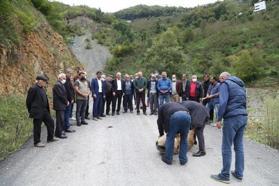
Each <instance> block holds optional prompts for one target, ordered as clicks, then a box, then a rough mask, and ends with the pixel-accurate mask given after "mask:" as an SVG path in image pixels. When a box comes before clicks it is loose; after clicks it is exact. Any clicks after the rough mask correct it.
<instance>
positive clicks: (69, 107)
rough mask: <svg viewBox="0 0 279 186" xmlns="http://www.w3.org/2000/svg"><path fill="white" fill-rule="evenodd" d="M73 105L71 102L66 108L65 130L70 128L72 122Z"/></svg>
mask: <svg viewBox="0 0 279 186" xmlns="http://www.w3.org/2000/svg"><path fill="white" fill-rule="evenodd" d="M72 106H73V104H69V105H68V106H67V107H66V110H65V113H64V127H63V128H64V130H67V129H69V128H70V126H71V124H70V114H71V111H72Z"/></svg>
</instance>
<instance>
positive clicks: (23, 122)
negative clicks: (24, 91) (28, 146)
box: [0, 96, 32, 160]
mask: <svg viewBox="0 0 279 186" xmlns="http://www.w3.org/2000/svg"><path fill="white" fill-rule="evenodd" d="M31 134H32V122H31V119H29V118H28V113H27V110H26V108H25V98H24V97H22V96H7V97H0V160H1V159H3V158H5V157H6V156H7V155H9V154H10V153H12V152H14V151H15V150H17V149H19V148H20V147H21V145H22V144H24V143H25V142H26V140H27V139H28V138H29V137H30V136H31Z"/></svg>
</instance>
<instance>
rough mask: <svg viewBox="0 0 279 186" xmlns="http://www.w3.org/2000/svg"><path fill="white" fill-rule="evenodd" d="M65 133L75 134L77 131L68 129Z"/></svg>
mask: <svg viewBox="0 0 279 186" xmlns="http://www.w3.org/2000/svg"><path fill="white" fill-rule="evenodd" d="M65 132H68V133H73V132H76V131H75V130H71V129H66V130H65Z"/></svg>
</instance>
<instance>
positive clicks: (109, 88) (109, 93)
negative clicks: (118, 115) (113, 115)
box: [105, 75, 113, 115]
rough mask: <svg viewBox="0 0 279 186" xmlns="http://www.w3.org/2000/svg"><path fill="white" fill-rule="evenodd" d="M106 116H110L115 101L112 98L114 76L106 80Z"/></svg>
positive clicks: (109, 76)
mask: <svg viewBox="0 0 279 186" xmlns="http://www.w3.org/2000/svg"><path fill="white" fill-rule="evenodd" d="M105 82H106V115H109V112H110V107H111V102H112V99H113V96H112V76H111V75H108V76H107V78H106V81H105Z"/></svg>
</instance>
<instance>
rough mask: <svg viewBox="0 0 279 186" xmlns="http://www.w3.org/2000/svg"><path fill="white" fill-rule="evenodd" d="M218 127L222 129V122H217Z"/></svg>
mask: <svg viewBox="0 0 279 186" xmlns="http://www.w3.org/2000/svg"><path fill="white" fill-rule="evenodd" d="M216 127H217V128H218V129H220V128H222V124H221V121H217V122H216Z"/></svg>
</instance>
